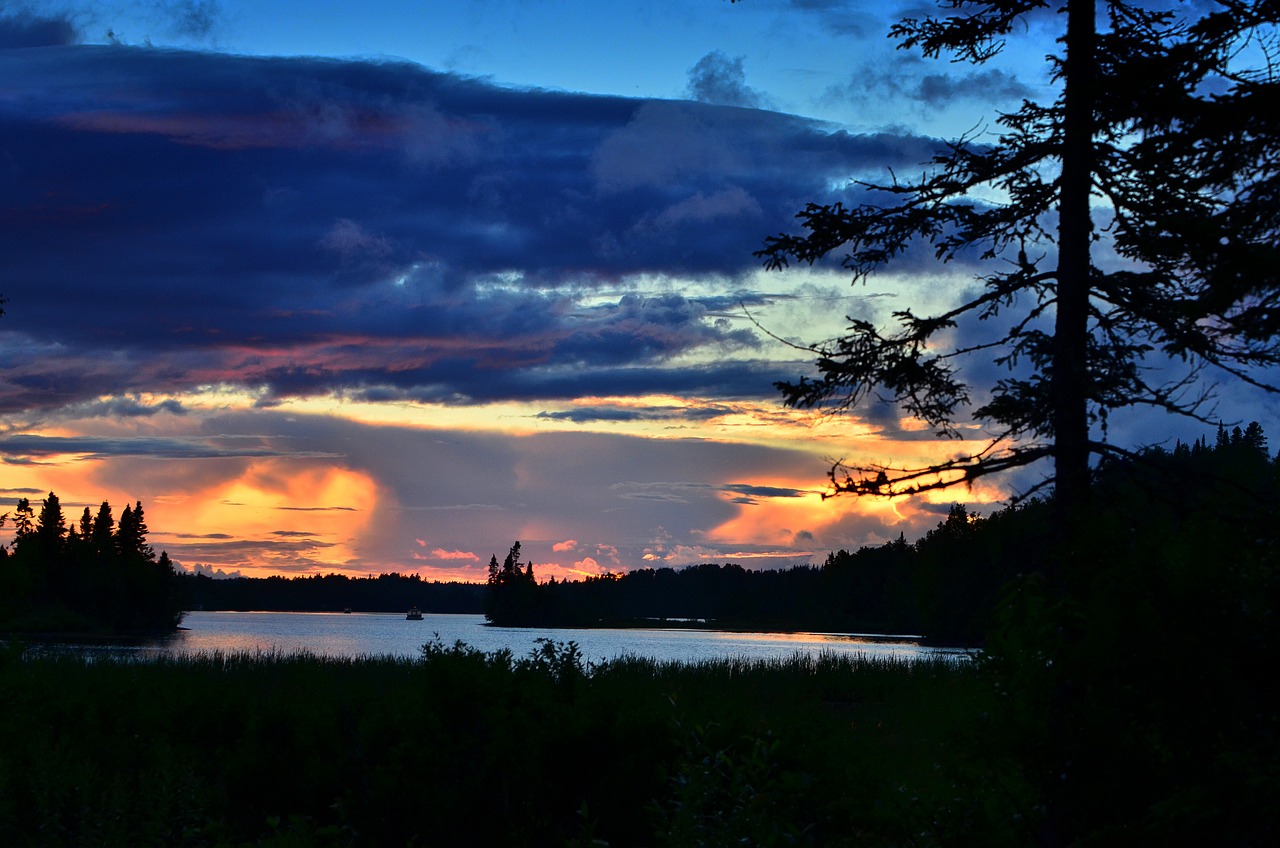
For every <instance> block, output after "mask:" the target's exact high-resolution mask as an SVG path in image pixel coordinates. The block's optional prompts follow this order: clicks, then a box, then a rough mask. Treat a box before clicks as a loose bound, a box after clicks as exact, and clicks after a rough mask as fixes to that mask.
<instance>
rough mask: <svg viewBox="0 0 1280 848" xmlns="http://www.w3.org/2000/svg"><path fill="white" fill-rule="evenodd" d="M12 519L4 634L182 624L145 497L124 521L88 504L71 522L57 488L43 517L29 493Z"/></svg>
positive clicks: (3, 557)
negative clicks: (152, 541) (150, 530)
mask: <svg viewBox="0 0 1280 848" xmlns="http://www.w3.org/2000/svg"><path fill="white" fill-rule="evenodd" d="M9 518H10V516H9V515H8V514H6V515H5V516H3V517H0V522H3V521H5V520H8V519H9ZM12 519H13V523H14V528H15V534H14V539H13V550H12V551H10V550H8V549H6V548H4V547H2V546H0V633H33V632H38V633H59V632H76V633H82V634H85V633H88V634H92V633H107V632H110V633H122V632H157V631H165V630H173V629H174V628H175V627H177V626H178V624H179V622H181V620H182V603H181V601H180V599H179V594H178V583H177V575H176V574H175V573H174V569H173V565H172V563H170V561H169V556H168V554H166V553H161V554H160V556H159V557H158V558H157V557H156V553H155V551H154V550H153V549H152V547H151V546H150V545H149V544H147V522H146V518H145V516H144V514H143V510H142V502H141V501H138V502H137V503H136V504H135V505H134V506H132V507H130V506H126V507H125V508H124V512H122V513H121V514H120V520H119V522H116V520H115V519H114V518H113V516H112V512H111V505H110V504H109V503H107V502H105V501H104V502H103V503H102V506H101V507H99V508H98V513H97V515H93V514H91V513H90V511H89V508H88V507H85V510H84V514H83V515H81V517H80V521H79V523H78V524H72V525H71V526H69V527H68V526H67V522H66V519H65V518H64V517H63V514H62V504H61V502H60V501H59V500H58V496H57V495H55V494H54V493H53V492H50V493H49V496H48V497H47V498H45V499H44V502H43V503H42V504H41V506H40V513H39V515H36V513H35V509H34V508H33V507H32V505H31V502H30V501H29V500H27V499H26V498H22V499H21V500H20V501H18V504H17V508H16V509H15V510H14V513H13V515H12Z"/></svg>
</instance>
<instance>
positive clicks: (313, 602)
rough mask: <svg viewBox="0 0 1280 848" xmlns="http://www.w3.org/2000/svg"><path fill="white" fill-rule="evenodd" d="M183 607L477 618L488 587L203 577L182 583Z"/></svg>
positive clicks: (187, 577)
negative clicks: (472, 615)
mask: <svg viewBox="0 0 1280 848" xmlns="http://www.w3.org/2000/svg"><path fill="white" fill-rule="evenodd" d="M180 583H181V587H182V588H181V591H182V600H183V606H184V608H185V609H189V610H288V611H295V612H342V611H343V610H346V609H350V610H352V611H353V612H404V611H405V610H408V609H409V608H410V607H415V606H416V607H417V608H418V609H420V610H422V611H423V612H436V613H478V612H480V611H481V602H482V596H483V594H484V586H483V585H482V584H479V583H438V582H435V581H427V580H423V579H422V578H421V577H419V576H418V575H417V574H379V575H378V576H376V577H373V576H370V577H347V576H346V575H344V574H326V575H323V576H321V575H314V576H310V577H234V578H231V579H227V580H215V579H213V578H211V577H207V576H205V575H203V574H184V575H182V577H181V578H180Z"/></svg>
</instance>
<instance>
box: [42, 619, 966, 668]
mask: <svg viewBox="0 0 1280 848" xmlns="http://www.w3.org/2000/svg"><path fill="white" fill-rule="evenodd" d="M182 626H183V628H185V629H183V630H180V631H179V632H177V633H175V634H173V635H172V636H168V637H165V638H163V639H158V640H154V641H150V642H146V643H144V644H142V645H134V646H115V645H97V646H59V647H56V648H51V647H48V646H46V647H42V648H39V649H37V650H57V651H62V650H74V651H77V652H80V653H85V654H87V655H93V654H122V653H123V654H129V655H137V656H140V657H147V656H156V655H164V654H185V653H206V652H222V653H236V652H249V653H260V652H261V653H271V652H275V653H282V654H293V653H299V652H304V651H305V652H309V653H311V654H315V655H319V656H335V657H353V656H395V657H416V656H418V655H419V653H420V651H421V649H422V646H423V645H424V644H426V643H427V642H430V641H432V640H433V639H435V638H436V637H437V636H438V637H439V639H440V640H441V641H442V642H444V644H446V645H452V644H453V643H454V642H455V641H457V640H462V641H463V642H465V643H467V644H468V645H470V646H472V647H474V648H478V649H480V650H482V651H485V652H492V651H497V650H501V649H504V648H505V649H508V650H510V651H511V652H512V653H513V654H515V655H516V656H525V655H527V654H528V653H529V652H530V651H532V650H534V649H535V648H536V647H537V645H538V642H537V640H538V639H552V640H555V641H557V642H568V641H571V640H572V641H573V642H576V643H577V644H578V647H579V649H580V650H581V651H582V654H583V657H584V658H585V659H587V660H589V661H599V660H606V659H613V658H615V657H619V656H624V655H634V656H640V657H650V658H653V659H657V660H661V661H667V660H674V661H679V662H696V661H699V660H710V659H723V658H726V657H735V658H745V659H752V660H756V659H785V658H789V657H792V656H794V655H796V654H811V655H816V654H820V653H823V652H826V653H833V654H861V655H864V656H868V657H897V658H902V659H911V658H914V657H918V656H925V655H936V654H939V653H944V654H955V655H957V656H964V655H965V654H964V652H963V651H958V650H952V649H945V648H932V647H924V646H921V645H918V644H915V643H914V642H911V641H910V640H909V639H905V640H903V641H885V639H884V638H883V637H875V636H858V635H840V634H826V633H737V632H727V631H716V630H692V629H691V630H680V629H666V628H661V629H652V630H648V629H631V628H628V629H607V628H604V629H557V628H523V627H489V626H487V625H486V624H485V620H484V616H482V615H444V614H433V613H426V614H425V615H424V620H422V621H408V620H406V619H405V617H404V614H403V613H394V614H393V613H303V612H191V613H188V614H187V617H186V619H185V620H184V621H183V623H182Z"/></svg>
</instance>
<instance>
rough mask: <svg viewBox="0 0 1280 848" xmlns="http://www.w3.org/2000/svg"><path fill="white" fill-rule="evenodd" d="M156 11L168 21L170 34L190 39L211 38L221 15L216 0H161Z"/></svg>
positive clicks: (220, 5)
mask: <svg viewBox="0 0 1280 848" xmlns="http://www.w3.org/2000/svg"><path fill="white" fill-rule="evenodd" d="M156 11H157V13H159V14H160V15H162V16H163V17H165V18H167V19H168V20H169V30H170V32H172V33H173V34H174V35H179V36H188V37H192V38H209V37H210V36H212V35H213V33H214V31H215V30H216V29H217V27H218V26H219V25H220V24H221V19H222V15H223V11H222V4H221V3H219V2H218V0H161V2H158V3H156Z"/></svg>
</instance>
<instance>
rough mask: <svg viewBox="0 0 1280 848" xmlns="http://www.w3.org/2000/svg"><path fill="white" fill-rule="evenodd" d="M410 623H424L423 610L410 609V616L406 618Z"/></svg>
mask: <svg viewBox="0 0 1280 848" xmlns="http://www.w3.org/2000/svg"><path fill="white" fill-rule="evenodd" d="M405 618H407V619H408V620H409V621H422V610H420V609H418V608H417V607H410V608H409V614H408V615H406V616H405Z"/></svg>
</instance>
